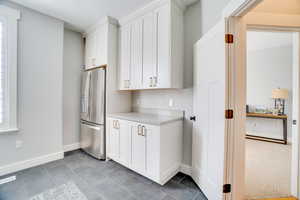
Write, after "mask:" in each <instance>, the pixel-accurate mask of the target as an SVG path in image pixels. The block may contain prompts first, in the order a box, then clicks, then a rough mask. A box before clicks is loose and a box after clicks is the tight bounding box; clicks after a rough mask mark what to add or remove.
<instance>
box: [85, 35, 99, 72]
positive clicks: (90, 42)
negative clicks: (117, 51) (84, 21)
mask: <svg viewBox="0 0 300 200" xmlns="http://www.w3.org/2000/svg"><path fill="white" fill-rule="evenodd" d="M85 48H86V54H85V65H86V69H89V68H92V67H95V65H96V31H93V32H90V33H88V34H87V36H86V47H85Z"/></svg>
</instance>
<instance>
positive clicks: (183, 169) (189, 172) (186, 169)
mask: <svg viewBox="0 0 300 200" xmlns="http://www.w3.org/2000/svg"><path fill="white" fill-rule="evenodd" d="M180 172H181V173H184V174H186V175H189V176H191V175H192V166H190V165H185V164H181V166H180Z"/></svg>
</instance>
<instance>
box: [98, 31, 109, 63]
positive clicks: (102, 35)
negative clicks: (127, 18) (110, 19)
mask: <svg viewBox="0 0 300 200" xmlns="http://www.w3.org/2000/svg"><path fill="white" fill-rule="evenodd" d="M95 41H96V42H95V44H96V47H95V58H96V61H95V65H96V66H97V67H98V66H101V65H105V64H107V26H99V27H98V28H97V29H96V36H95Z"/></svg>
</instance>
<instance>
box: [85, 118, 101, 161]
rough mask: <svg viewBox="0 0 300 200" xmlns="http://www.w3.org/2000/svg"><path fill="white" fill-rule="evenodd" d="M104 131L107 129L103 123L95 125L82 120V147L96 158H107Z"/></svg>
mask: <svg viewBox="0 0 300 200" xmlns="http://www.w3.org/2000/svg"><path fill="white" fill-rule="evenodd" d="M104 131H105V129H104V126H103V125H95V124H91V123H88V122H84V121H81V134H80V147H81V149H82V150H83V151H85V152H86V153H88V154H90V155H91V156H93V157H95V158H98V159H105V158H106V155H105V135H104V134H105V132H104Z"/></svg>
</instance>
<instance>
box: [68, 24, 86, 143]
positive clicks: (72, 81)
mask: <svg viewBox="0 0 300 200" xmlns="http://www.w3.org/2000/svg"><path fill="white" fill-rule="evenodd" d="M63 60H64V66H63V136H64V137H63V144H64V146H66V145H72V144H75V145H76V144H78V142H79V134H80V85H81V84H80V83H81V66H82V65H83V41H82V35H81V34H80V33H77V32H74V31H71V30H68V29H65V32H64V57H63Z"/></svg>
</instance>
